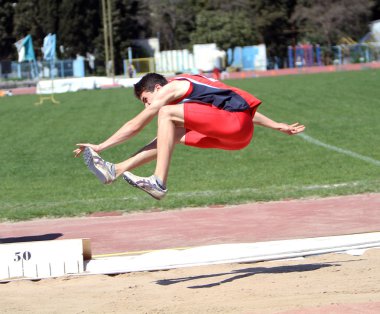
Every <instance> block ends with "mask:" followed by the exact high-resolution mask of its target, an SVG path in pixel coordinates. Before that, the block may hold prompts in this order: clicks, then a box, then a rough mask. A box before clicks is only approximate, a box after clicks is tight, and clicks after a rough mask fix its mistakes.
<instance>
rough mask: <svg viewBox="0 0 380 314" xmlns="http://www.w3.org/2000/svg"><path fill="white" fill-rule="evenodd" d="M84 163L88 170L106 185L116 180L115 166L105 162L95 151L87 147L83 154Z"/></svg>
mask: <svg viewBox="0 0 380 314" xmlns="http://www.w3.org/2000/svg"><path fill="white" fill-rule="evenodd" d="M83 158H84V162H85V163H86V165H87V167H88V169H90V171H91V172H92V173H93V174H94V175H96V176H97V178H98V179H99V180H100V181H101V182H102V183H104V184H110V183H112V182H113V181H115V180H116V171H115V165H114V164H112V163H110V162H108V161H105V160H104V159H103V158H101V157H100V156H99V155H98V154H97V153H95V151H94V150H93V149H92V148H90V147H86V148H85V149H84V152H83Z"/></svg>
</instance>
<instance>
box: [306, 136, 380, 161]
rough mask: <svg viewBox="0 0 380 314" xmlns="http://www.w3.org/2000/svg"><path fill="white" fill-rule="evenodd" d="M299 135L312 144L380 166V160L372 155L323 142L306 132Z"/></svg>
mask: <svg viewBox="0 0 380 314" xmlns="http://www.w3.org/2000/svg"><path fill="white" fill-rule="evenodd" d="M298 136H299V137H301V138H302V139H304V140H305V141H307V142H309V143H311V144H314V145H317V146H321V147H324V148H327V149H329V150H333V151H335V152H337V153H341V154H344V155H347V156H350V157H353V158H356V159H360V160H362V161H365V162H368V163H371V164H373V165H375V166H380V160H376V159H373V158H371V157H367V156H364V155H361V154H358V153H355V152H353V151H350V150H348V149H343V148H340V147H337V146H334V145H330V144H326V143H323V142H321V141H319V140H317V139H315V138H313V137H311V136H309V135H306V134H299V135H298Z"/></svg>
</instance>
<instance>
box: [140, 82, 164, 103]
mask: <svg viewBox="0 0 380 314" xmlns="http://www.w3.org/2000/svg"><path fill="white" fill-rule="evenodd" d="M160 88H161V85H158V84H157V85H156V86H155V88H154V91H153V92H148V91H143V92H142V93H141V97H140V100H141V101H142V102H143V104H144V105H145V108H146V107H148V106H150V104H151V103H152V101H153V99H154V97H155V95H156V94H157V92H158V91H159V90H160Z"/></svg>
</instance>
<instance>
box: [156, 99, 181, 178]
mask: <svg viewBox="0 0 380 314" xmlns="http://www.w3.org/2000/svg"><path fill="white" fill-rule="evenodd" d="M185 132H186V130H185V128H184V105H183V104H179V105H175V106H164V107H162V108H161V109H160V111H159V114H158V131H157V164H156V170H155V172H154V174H155V176H156V177H158V178H160V179H161V180H162V182H163V183H164V184H165V185H166V181H167V178H168V172H169V166H170V161H171V157H172V154H173V150H174V146H175V144H176V142H177V140H178V139H177V136H178V133H179V134H182V135H183V136H182V138H183V140H184V135H185Z"/></svg>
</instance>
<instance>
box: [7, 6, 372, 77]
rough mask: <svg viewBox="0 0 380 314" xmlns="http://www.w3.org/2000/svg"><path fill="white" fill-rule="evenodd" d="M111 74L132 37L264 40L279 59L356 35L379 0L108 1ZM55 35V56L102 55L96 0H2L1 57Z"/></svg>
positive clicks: (177, 41) (167, 42)
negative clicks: (26, 41) (22, 42)
mask: <svg viewBox="0 0 380 314" xmlns="http://www.w3.org/2000/svg"><path fill="white" fill-rule="evenodd" d="M111 8H112V27H113V44H114V54H115V55H114V58H115V66H116V72H117V73H120V72H121V71H122V63H121V60H122V59H125V58H127V55H128V53H127V51H128V47H132V48H133V52H134V57H146V52H145V51H144V50H142V49H141V48H138V47H135V46H134V45H133V40H134V39H143V38H149V37H158V38H159V42H160V49H161V50H172V49H186V48H191V47H192V45H193V44H202V43H216V44H217V45H218V47H219V48H220V49H223V50H226V49H228V48H233V47H236V46H248V45H254V44H260V43H265V44H266V46H267V48H268V55H269V56H278V57H280V58H281V57H284V56H285V54H286V47H287V46H289V45H296V44H297V43H305V42H307V43H312V44H320V45H326V46H330V45H334V44H338V43H339V42H340V40H342V38H347V37H348V38H350V39H352V40H354V41H358V40H360V38H361V37H363V36H364V35H365V34H366V33H367V32H368V31H369V28H368V24H369V22H370V21H372V20H376V19H380V0H370V1H366V0H273V1H267V0H234V1H226V0H111ZM48 33H54V34H56V35H57V56H58V58H61V59H64V58H74V57H75V56H76V55H77V54H80V55H86V53H91V54H93V55H94V56H95V57H96V59H97V60H104V39H103V23H102V2H101V0H75V1H73V0H0V60H4V59H8V60H9V59H12V60H15V59H16V58H17V52H16V49H15V47H14V43H15V42H16V41H17V40H19V39H21V38H23V37H24V36H26V35H28V34H30V35H31V36H32V38H33V41H34V47H35V51H36V55H37V58H41V56H42V53H41V50H40V49H39V48H37V47H42V43H43V38H44V37H45V36H46V35H47V34H48Z"/></svg>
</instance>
